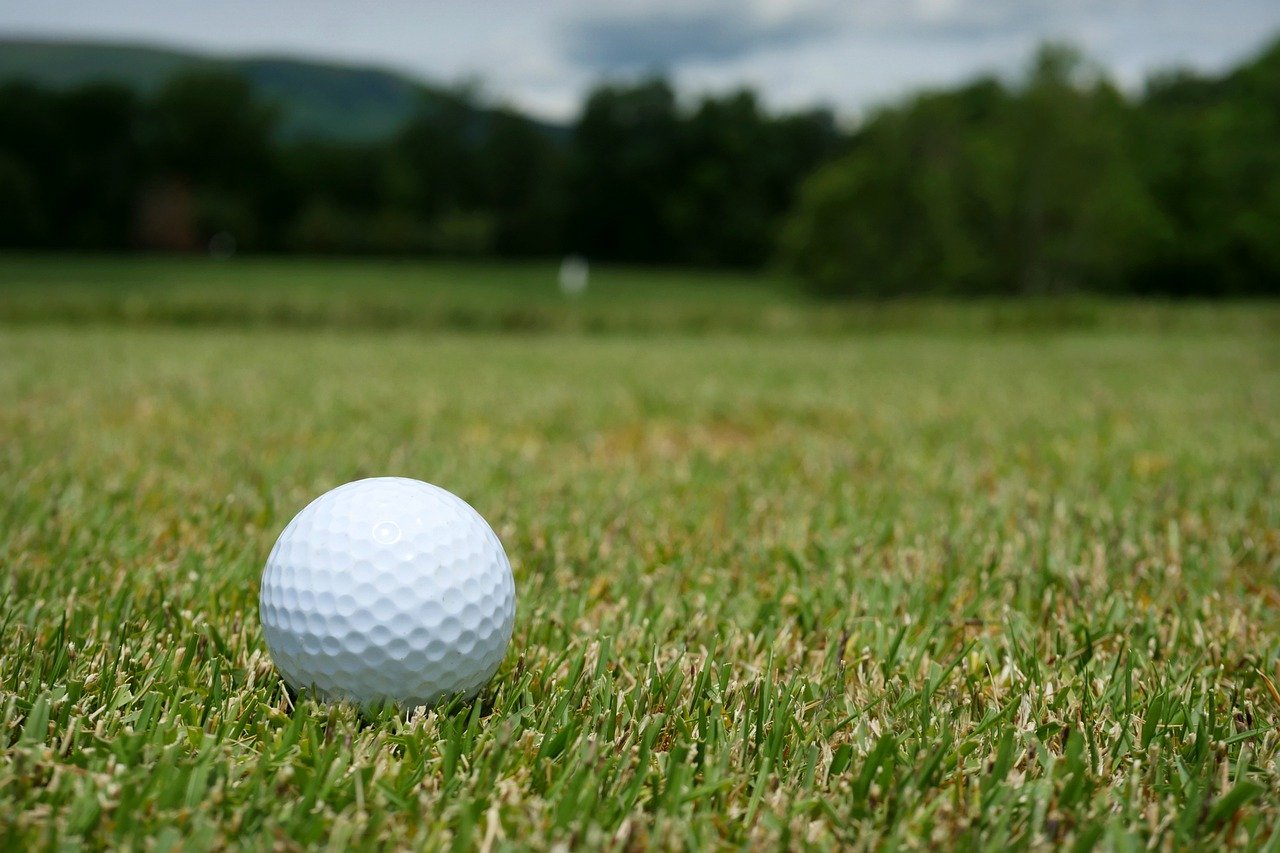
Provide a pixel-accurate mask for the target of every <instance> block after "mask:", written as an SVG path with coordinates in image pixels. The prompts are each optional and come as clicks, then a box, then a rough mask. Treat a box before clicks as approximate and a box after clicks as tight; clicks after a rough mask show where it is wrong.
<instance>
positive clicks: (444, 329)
mask: <svg viewBox="0 0 1280 853" xmlns="http://www.w3.org/2000/svg"><path fill="white" fill-rule="evenodd" d="M556 269H557V264H556V263H552V262H546V263H536V262H528V263H503V262H499V261H487V262H474V263H465V262H444V261H409V260H399V261H395V260H375V259H365V260H360V259H348V260H341V261H338V260H323V261H322V260H313V259H307V258H305V257H293V258H283V257H277V258H274V259H271V258H267V259H260V258H253V257H241V256H237V257H234V258H231V259H230V260H226V261H222V262H218V261H214V260H209V259H207V258H203V257H199V256H185V257H182V256H166V255H138V256H120V255H117V256H101V255H76V254H63V255H56V256H55V255H38V254H35V255H32V254H21V255H6V256H0V401H2V403H0V483H2V484H3V492H4V497H3V499H2V500H0V567H2V568H0V649H2V651H0V748H2V751H0V848H2V849H6V850H21V849H75V848H77V847H79V846H81V845H82V844H85V843H89V844H90V845H91V846H93V847H100V846H106V847H113V848H121V849H156V850H169V849H176V848H182V849H192V850H202V849H225V848H228V847H231V848H246V849H274V848H283V849H294V848H325V849H334V850H344V849H367V848H380V847H381V848H389V849H403V848H427V849H433V848H439V847H452V848H453V849H462V850H467V849H502V848H511V847H529V846H532V847H535V848H553V847H557V846H560V847H568V848H583V849H641V848H645V847H653V848H660V849H679V848H685V849H717V848H744V847H745V848H755V849H776V848H819V849H822V848H826V849H831V848H837V847H859V848H888V849H897V848H927V847H938V846H942V847H961V848H968V847H978V848H986V849H991V848H1023V847H1036V846H1040V847H1049V846H1058V845H1063V846H1067V845H1070V846H1072V847H1074V848H1076V849H1086V848H1089V847H1090V846H1092V845H1104V847H1105V848H1107V849H1125V850H1138V849H1182V848H1192V849H1215V848H1221V847H1224V846H1243V847H1253V848H1267V847H1270V848H1271V849H1274V845H1276V844H1277V843H1278V841H1280V834H1277V830H1276V827H1277V825H1278V824H1280V691H1278V689H1277V686H1278V685H1280V466H1278V465H1277V462H1278V461H1280V305H1278V304H1277V303H1276V302H1275V301H1245V300H1225V301H1218V302H1210V301H1195V300H1181V301H1154V300H1141V299H1136V298H1135V299H1128V298H1126V299H1113V300H1103V299H1096V298H1089V297H1083V296H1077V297H1070V298H1056V299H1049V298H1029V299H1023V300H1019V301H1013V300H1001V299H976V298H975V299H969V300H963V299H958V300H951V301H948V300H943V299H936V298H929V299H923V298H922V299H890V300H882V301H857V300H853V301H850V300H822V299H819V298H816V297H813V296H809V295H806V294H805V292H804V291H803V290H802V289H801V288H799V287H798V286H797V285H796V284H795V283H794V282H792V281H791V280H790V279H789V278H788V277H787V276H786V275H784V274H782V273H773V272H768V271H765V272H755V273H750V274H747V273H735V272H715V273H709V272H700V271H697V270H688V269H684V268H646V267H640V266H617V267H608V266H603V267H600V268H599V269H593V270H592V274H591V281H590V285H589V287H588V288H587V290H586V292H585V293H583V294H582V295H581V296H579V297H567V296H565V295H563V294H562V293H561V292H560V290H559V289H558V287H557V282H556ZM383 475H395V476H404V477H412V478H416V479H420V480H425V481H428V482H430V483H434V484H437V485H439V486H442V487H443V488H445V489H448V490H450V491H451V492H454V493H455V494H457V495H459V496H460V497H462V498H463V499H465V500H466V501H467V502H468V503H470V504H471V505H472V506H473V507H475V508H476V510H477V511H478V512H479V513H480V514H482V515H483V516H484V518H485V519H486V520H487V521H488V523H489V524H490V525H491V526H492V528H493V530H494V532H496V534H497V535H498V537H499V539H500V540H501V542H502V545H503V547H504V548H505V550H506V553H507V555H508V557H509V559H510V562H511V566H512V569H513V571H514V577H515V588H516V616H515V628H514V632H513V636H512V640H511V645H510V648H509V649H508V650H507V653H506V655H505V657H504V658H503V661H502V663H501V665H500V667H499V669H498V672H497V674H496V676H495V677H494V678H493V680H492V681H491V682H490V683H489V684H488V685H487V686H486V687H485V688H484V689H483V690H482V691H481V693H480V695H479V696H478V697H477V698H476V699H475V700H474V701H470V702H467V701H453V702H451V703H448V704H446V705H442V706H439V707H435V708H430V709H426V708H423V709H418V710H398V709H395V708H390V707H389V708H385V709H383V710H381V711H374V712H368V713H362V712H360V711H359V710H357V709H356V708H354V707H352V706H350V705H346V704H342V703H338V704H325V703H320V702H317V701H315V700H314V699H312V698H310V697H307V696H298V697H295V696H294V695H293V694H292V693H291V692H290V691H288V690H286V687H285V685H284V683H283V682H282V680H281V678H280V675H279V673H278V671H277V669H276V667H275V666H274V665H273V662H272V659H271V657H270V655H269V654H268V650H267V648H266V646H265V644H264V638H263V633H262V626H261V623H260V620H259V610H258V597H259V584H260V579H261V575H262V571H263V566H264V563H265V561H266V560H267V556H268V554H269V553H270V551H271V548H272V545H273V543H274V542H275V541H276V538H277V537H278V536H279V535H280V532H281V531H282V530H283V529H284V527H285V525H286V524H287V523H288V522H289V520H290V519H291V518H292V517H293V516H294V515H295V514H296V513H297V512H298V511H299V510H301V509H302V508H303V507H304V506H305V505H306V504H307V503H308V502H309V501H311V500H312V499H313V498H315V497H316V496H317V495H320V494H322V493H323V492H325V491H327V490H329V489H331V488H333V487H335V486H337V485H339V484H342V483H345V482H348V481H351V480H356V479H360V478H364V477H376V476H383Z"/></svg>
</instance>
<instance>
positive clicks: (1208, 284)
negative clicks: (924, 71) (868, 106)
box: [784, 43, 1280, 296]
mask: <svg viewBox="0 0 1280 853" xmlns="http://www.w3.org/2000/svg"><path fill="white" fill-rule="evenodd" d="M1278 56H1280V43H1277V45H1276V46H1275V47H1274V48H1273V49H1272V50H1271V51H1270V52H1269V53H1268V54H1266V55H1264V56H1263V57H1262V58H1261V59H1259V60H1258V61H1256V62H1254V63H1252V64H1251V65H1248V66H1246V67H1244V68H1242V69H1241V70H1239V71H1237V72H1235V73H1233V74H1232V75H1230V76H1228V77H1227V78H1226V79H1225V80H1224V81H1222V82H1210V81H1205V80H1200V79H1198V78H1191V77H1188V76H1185V75H1183V76H1180V77H1177V78H1174V79H1172V80H1169V81H1156V82H1154V83H1153V84H1152V86H1151V88H1150V89H1149V91H1148V92H1147V94H1146V95H1145V97H1144V98H1143V99H1142V100H1140V101H1138V102H1129V101H1126V100H1125V99H1124V98H1123V97H1122V96H1121V95H1120V94H1119V93H1118V92H1117V91H1116V90H1115V89H1114V87H1112V85H1111V84H1110V83H1109V82H1108V81H1107V80H1106V79H1105V78H1104V77H1103V76H1101V75H1100V74H1099V73H1098V72H1097V71H1096V70H1094V69H1091V68H1090V67H1088V66H1087V65H1086V64H1085V63H1084V62H1083V61H1082V60H1081V59H1080V57H1079V56H1078V55H1076V54H1075V53H1074V52H1072V51H1070V50H1068V49H1065V48H1061V47H1053V46H1050V47H1047V48H1045V49H1043V50H1042V51H1041V53H1040V55H1039V56H1038V58H1037V60H1036V62H1035V64H1034V66H1033V68H1032V70H1031V73H1030V74H1029V76H1028V78H1027V79H1026V80H1025V81H1023V82H1022V83H1021V84H1019V85H1017V86H1015V87H1012V88H1010V87H1007V86H1005V85H1003V84H1001V83H1000V82H998V81H996V80H984V81H979V82H977V83H974V84H971V85H969V86H967V87H964V88H962V89H959V90H956V91H952V92H939V93H932V94H927V95H922V96H920V97H917V98H915V99H914V100H912V101H910V102H909V103H907V104H905V105H902V106H898V107H893V108H890V109H886V110H884V111H882V112H880V113H878V114H877V115H875V116H873V117H872V118H871V119H870V120H869V121H868V122H867V123H866V124H865V126H864V127H862V128H861V129H860V130H859V132H858V133H857V134H856V135H855V138H854V140H853V142H852V144H851V146H850V147H851V150H850V152H849V153H848V154H847V155H846V156H845V157H844V158H842V159H841V160H839V162H836V163H833V164H831V165H829V166H827V167H825V168H823V169H821V170H819V171H818V173H817V174H815V175H814V176H813V177H812V178H811V179H810V180H809V181H808V183H807V184H806V186H805V188H804V190H803V192H802V200H801V202H800V203H799V204H798V205H797V207H796V209H795V211H794V214H793V216H792V217H791V219H790V221H789V223H788V227H787V233H786V237H785V239H784V257H785V259H786V260H787V262H788V263H789V264H790V266H791V267H792V268H794V269H795V270H797V271H798V272H799V273H800V274H801V275H803V276H804V277H805V278H806V279H807V280H808V281H809V282H810V283H811V285H812V287H813V289H814V290H816V291H818V292H821V293H828V294H863V295H877V296H883V295H902V294H911V293H936V294H1003V295H1027V294H1044V293H1058V292H1065V291H1073V290H1089V291H1095V292H1103V293H1110V292H1141V293H1178V294H1189V293H1210V294H1236V295H1239V294H1246V293H1271V294H1275V293H1280V254H1277V251H1276V249H1275V245H1276V241H1275V240H1274V239H1272V238H1271V235H1272V234H1273V233H1275V232H1276V231H1277V229H1280V204H1277V202H1276V198H1277V195H1276V193H1275V191H1274V187H1275V186H1277V185H1278V184H1280V180H1278V179H1280V154H1277V152H1280V144H1278V142H1280V99H1277V98H1276V97H1274V92H1275V89H1276V87H1277V86H1280V61H1278V60H1277V59H1276V57H1278Z"/></svg>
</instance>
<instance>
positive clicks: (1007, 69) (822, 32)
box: [0, 0, 1280, 119]
mask: <svg viewBox="0 0 1280 853" xmlns="http://www.w3.org/2000/svg"><path fill="white" fill-rule="evenodd" d="M1277 34H1280V0H1057V2H1054V0H465V2H464V0H365V1H364V2H354V0H217V2H209V0H199V2H194V0H111V2H93V0H41V2H39V3H35V2H22V0H0V35H4V36H38V37H59V38H62V37H71V38H77V39H104V40H111V41H143V42H147V43H154V44H161V45H172V46H177V47H186V48H195V49H199V50H203V51H206V52H211V53H216V54H233V55H234V54H261V53H273V54H286V55H290V56H301V57H310V58H319V59H333V60H340V61H347V62H354V63H359V64H370V65H377V66H382V67H389V68H394V69H397V70H401V71H405V72H408V73H409V74H411V75H413V76H415V77H419V78H422V79H425V80H428V81H431V82H436V83H450V82H461V81H471V82H476V81H479V82H480V83H481V84H482V86H483V90H484V91H486V92H487V93H488V94H489V95H490V96H491V97H493V98H494V99H496V100H503V101H507V102H510V103H513V104H515V105H518V106H520V107H522V108H524V109H526V110H528V111H530V112H533V113H535V114H537V115H539V116H542V117H545V118H548V119H567V118H571V117H572V116H573V115H574V114H575V113H576V111H577V109H578V107H579V105H580V103H581V100H582V96H583V94H584V93H585V92H586V91H587V90H588V89H589V88H590V87H591V86H592V85H593V84H595V83H597V82H598V81H600V80H602V79H627V78H631V77H635V76H637V75H641V74H645V73H650V72H655V71H657V72H663V73H666V74H669V75H670V76H671V77H672V78H673V79H674V80H675V81H676V82H677V84H678V85H679V86H680V88H681V90H682V91H687V92H700V91H724V90H726V89H731V88H735V87H738V86H742V85H749V86H752V87H753V88H755V89H757V90H758V91H759V92H760V93H761V94H762V95H763V97H764V99H765V100H766V102H767V103H769V104H771V105H772V106H774V107H775V108H779V109H790V108H800V107H807V106H811V105H815V104H823V105H827V106H831V107H834V108H835V109H836V110H837V111H838V112H840V113H841V114H844V115H848V116H857V115H858V114H860V113H861V112H863V111H865V110H866V109H867V108H869V107H872V106H874V105H875V104H878V103H883V102H887V101H890V100H892V99H894V98H896V97H899V96H901V95H902V94H904V93H906V92H909V91H913V90H916V89H919V88H924V87H938V86H946V85H950V84H954V83H958V82H961V81H964V80H967V79H970V78H972V77H974V76H976V75H978V74H981V73H988V72H994V73H1001V74H1008V73H1015V72H1016V71H1017V70H1018V69H1020V68H1022V67H1024V66H1025V65H1026V64H1027V62H1028V61H1029V58H1030V56H1031V54H1032V53H1033V51H1034V50H1035V47H1036V45H1037V44H1039V43H1040V42H1042V41H1045V40H1056V41H1068V42H1071V43H1073V44H1075V45H1076V46H1078V47H1080V48H1082V49H1083V50H1084V51H1085V53H1086V54H1087V55H1088V56H1089V57H1090V58H1092V59H1093V60H1095V61H1097V62H1099V63H1101V64H1102V65H1103V66H1104V67H1106V68H1107V69H1108V70H1109V71H1110V73H1111V74H1112V75H1113V77H1114V78H1115V79H1116V80H1118V81H1119V82H1120V83H1121V84H1122V85H1124V86H1126V87H1129V88H1136V87H1138V86H1140V85H1141V83H1142V81H1143V80H1144V79H1145V77H1146V76H1147V75H1148V74H1149V73H1151V72H1153V71H1157V70H1162V69H1168V68H1170V67H1173V66H1191V67H1195V68H1198V69H1202V70H1205V71H1215V70H1220V69H1223V68H1226V67H1229V66H1230V65H1231V64H1233V63H1235V62H1238V61H1239V60H1241V59H1243V58H1245V57H1246V56H1248V55H1250V54H1252V53H1254V52H1255V51H1257V50H1258V49H1259V48H1260V47H1261V46H1262V45H1263V44H1265V43H1266V42H1267V41H1268V40H1269V39H1270V38H1273V37H1275V36H1276V35H1277Z"/></svg>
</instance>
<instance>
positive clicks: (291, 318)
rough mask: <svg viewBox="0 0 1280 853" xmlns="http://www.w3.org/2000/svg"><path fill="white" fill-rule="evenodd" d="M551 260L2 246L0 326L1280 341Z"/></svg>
mask: <svg viewBox="0 0 1280 853" xmlns="http://www.w3.org/2000/svg"><path fill="white" fill-rule="evenodd" d="M556 269H557V265H556V264H555V263H550V262H546V263H524V264H494V263H480V262H473V263H461V262H451V263H446V262H432V263H422V262H416V261H407V260H403V261H395V260H392V261H385V260H384V261H369V260H334V259H312V260H298V259H295V258H279V259H271V258H236V259H234V260H232V261H229V262H224V263H216V262H210V261H207V260H202V259H198V258H197V259H191V258H181V257H178V258H174V257H163V256H156V257H149V258H147V257H144V258H131V257H119V256H117V257H93V256H86V257H81V258H71V259H69V258H49V257H40V256H34V257H31V256H21V255H2V254H0V323H4V324H8V325H19V324H21V325H31V324H48V323H57V324H60V325H69V324H79V325H84V324H103V323H109V324H113V325H128V326H135V327H136V326H156V325H162V326H183V327H192V326H198V327H214V326H218V327H230V328H249V327H252V328H264V327H271V328H288V329H368V330H377V331H386V330H398V329H411V330H417V331H442V330H447V331H458V332H481V331H492V332H520V333H563V332H573V333H586V334H617V333H627V334H638V335H670V334H702V333H707V332H735V333H750V334H768V335H774V336H777V335H783V336H795V335H799V334H805V335H824V336H829V335H833V334H835V335H844V334H849V333H858V334H865V333H880V332H885V331H897V332H906V331H927V332H932V333H948V334H953V333H959V334H988V333H991V332H1000V333H1004V332H1035V333H1039V332H1044V331H1063V330H1077V331H1090V330H1092V331H1101V330H1111V331H1134V330H1141V331H1149V332H1170V331H1183V332H1186V331H1200V332H1217V333H1221V332H1222V331H1223V330H1224V329H1230V330H1235V331H1242V332H1248V333H1251V334H1257V335H1262V334H1271V335H1280V310H1278V309H1277V306H1276V305H1275V304H1273V303H1266V302H1261V303H1258V302H1254V303H1250V302H1226V303H1212V302H1198V303H1182V304H1174V303H1160V302H1150V301H1125V302H1102V301H1099V300H1096V299H1087V298H1079V297H1076V298H1061V299H1039V300H1025V301H1021V302H1012V301H1007V300H1003V301H1002V300H972V301H965V302H953V301H946V300H927V299H912V300H896V301H895V300H890V301H880V302H845V303H841V302H819V301H813V300H810V299H806V298H805V297H804V295H803V294H802V292H801V290H800V288H799V287H798V286H797V284H796V283H795V282H793V281H790V280H788V279H787V278H785V277H783V276H780V275H776V274H755V273H721V272H707V271H703V270H646V269H635V268H616V267H607V266H605V267H600V266H597V267H595V268H594V269H593V270H592V275H591V285H590V287H589V288H588V289H587V292H586V293H585V294H584V295H583V296H581V297H580V298H576V299H566V298H565V297H564V296H562V295H561V294H560V292H559V290H558V288H557V286H556Z"/></svg>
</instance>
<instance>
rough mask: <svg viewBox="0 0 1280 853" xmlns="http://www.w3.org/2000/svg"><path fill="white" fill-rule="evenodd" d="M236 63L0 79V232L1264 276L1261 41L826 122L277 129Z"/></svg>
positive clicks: (633, 89) (616, 91)
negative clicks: (370, 138) (1131, 87)
mask: <svg viewBox="0 0 1280 853" xmlns="http://www.w3.org/2000/svg"><path fill="white" fill-rule="evenodd" d="M277 128H278V115H277V113H276V111H275V110H274V109H273V107H272V105H271V104H269V103H264V102H262V101H261V100H259V99H257V98H255V96H254V93H253V91H252V89H251V88H250V85H249V84H248V83H247V82H246V81H245V80H243V79H241V78H239V77H236V76H233V75H226V74H210V73H191V74H186V75H181V76H177V77H174V78H172V79H171V80H170V81H169V82H168V83H166V84H165V85H164V86H163V87H162V88H160V89H159V90H158V91H157V92H155V93H154V94H153V95H150V96H142V95H140V94H138V93H137V92H134V91H132V90H130V89H127V88H124V87H121V86H116V85H110V84H96V85H89V86H84V87H81V88H77V89H72V90H49V89H42V88H38V87H36V86H33V85H30V84H26V83H20V82H11V83H7V84H4V85H0V200H2V203H0V247H5V248H20V249H51V250H52V249H58V250H61V249H75V250H91V251H100V250H121V249H131V248H152V249H164V250H184V251H196V250H198V251H203V250H211V251H214V253H215V254H216V253H225V252H228V251H231V250H232V248H233V247H235V248H237V249H242V250H247V251H266V252H306V253H343V254H352V253H377V254H446V255H477V256H480V255H483V256H501V257H533V256H549V255H559V254H565V253H580V254H583V255H586V256H587V257H590V258H592V259H598V260H606V261H619V262H635V263H663V264H695V265H708V266H740V267H759V266H762V265H765V264H770V263H778V264H781V265H783V266H785V267H786V268H788V269H791V270H793V271H795V272H796V273H797V274H798V275H799V277H801V278H802V279H803V280H804V281H806V282H807V283H808V284H809V286H810V287H811V288H812V289H813V290H814V291H815V292H818V293H822V294H829V295H870V296H888V295H900V294H958V295H969V294H973V295H982V294H994V295H1014V294H1045V293H1059V292H1065V291H1077V290H1088V291H1096V292H1108V293H1158V294H1200V295H1242V294H1259V293H1270V294H1276V293H1280V239H1278V236H1280V42H1277V43H1275V44H1273V45H1272V46H1271V47H1270V48H1269V49H1268V50H1267V51H1265V52H1264V53H1263V54H1262V55H1261V56H1259V57H1258V58H1257V59H1255V60H1253V61H1251V62H1249V63H1247V64H1245V65H1243V66H1241V67H1240V68H1238V69H1236V70H1234V71H1232V72H1229V73H1227V74H1223V75H1221V76H1216V77H1208V76H1201V75H1196V74H1191V73H1185V72H1180V73H1173V74H1168V75H1164V76H1161V77H1158V78H1155V79H1153V80H1151V81H1150V82H1149V83H1148V85H1147V86H1146V88H1145V89H1144V91H1143V92H1142V93H1141V94H1140V95H1137V96H1133V95H1127V94H1125V93H1122V92H1121V91H1120V90H1119V89H1117V87H1116V86H1115V85H1114V84H1113V83H1112V82H1111V81H1109V80H1108V79H1107V77H1106V76H1105V75H1104V74H1102V73H1101V72H1100V71H1099V70H1098V69H1097V68H1095V67H1093V66H1091V65H1089V64H1088V63H1087V62H1085V61H1084V60H1083V59H1081V57H1080V56H1079V55H1078V54H1076V53H1075V52H1073V51H1071V50H1070V49H1067V48H1063V47H1053V46H1050V47H1046V48H1044V49H1042V50H1041V51H1040V53H1039V54H1038V56H1037V57H1036V59H1035V61H1034V63H1033V64H1032V67H1031V68H1030V70H1029V72H1028V73H1027V74H1026V75H1025V76H1024V77H1023V78H1022V79H1020V80H1016V81H1013V82H1009V81H1004V80H1000V79H997V78H989V79H982V80H978V81H975V82H973V83H970V84H968V85H965V86H962V87H958V88H956V89H953V90H948V91H939V92H930V93H925V94H921V95H917V96H914V97H912V98H910V99H908V100H905V101H903V102H900V103H898V104H895V105H891V106H889V107H886V108H884V109H881V110H879V111H876V112H875V113H873V114H871V115H870V116H867V117H866V118H865V119H864V120H863V121H861V122H860V123H859V124H858V125H857V126H856V128H854V129H851V130H845V129H842V128H841V127H840V126H839V125H838V124H837V122H836V121H835V119H834V117H833V115H832V114H831V113H830V112H827V111H823V110H813V111H803V112H795V113H776V112H771V111H769V110H767V109H765V108H764V107H763V106H762V104H761V103H760V101H759V100H758V98H757V97H756V96H755V95H754V94H753V93H752V92H750V91H740V92H735V93H730V94H727V95H717V96H706V97H703V98H701V99H700V100H695V101H686V100H684V99H681V98H679V97H678V96H677V93H676V92H675V91H674V89H673V88H672V86H671V85H670V84H669V83H668V82H667V81H665V80H663V79H650V80H643V81H640V82H636V83H631V84H625V85H621V84H616V85H603V86H600V87H598V88H597V89H595V90H594V91H593V92H591V93H590V95H589V96H588V97H587V99H586V101H585V103H584V106H583V108H582V110H581V113H580V115H579V117H578V118H577V120H576V121H575V122H574V123H573V124H572V126H570V127H568V128H564V129H560V128H549V127H547V126H545V125H542V124H538V123H536V122H534V121H532V120H530V119H529V118H527V117H525V116H523V115H521V114H520V113H518V112H516V111H514V110H511V109H502V108H486V107H483V106H482V105H481V104H479V103H478V102H477V100H476V99H475V98H473V97H469V96H467V95H465V93H463V94H459V95H458V96H457V97H456V98H453V99H436V100H433V101H431V102H430V103H428V102H425V101H424V104H423V108H422V109H421V110H420V111H419V112H418V114H417V115H416V116H415V117H414V118H413V119H412V120H411V121H409V122H408V123H407V124H406V125H405V126H404V127H403V128H402V129H401V130H400V131H399V132H398V133H396V134H395V135H394V136H392V137H391V138H388V139H386V140H385V141H382V142H378V143H368V144H358V145H353V144H335V143H332V142H324V141H304V142H286V141H282V140H281V139H280V136H279V134H278V133H277Z"/></svg>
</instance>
